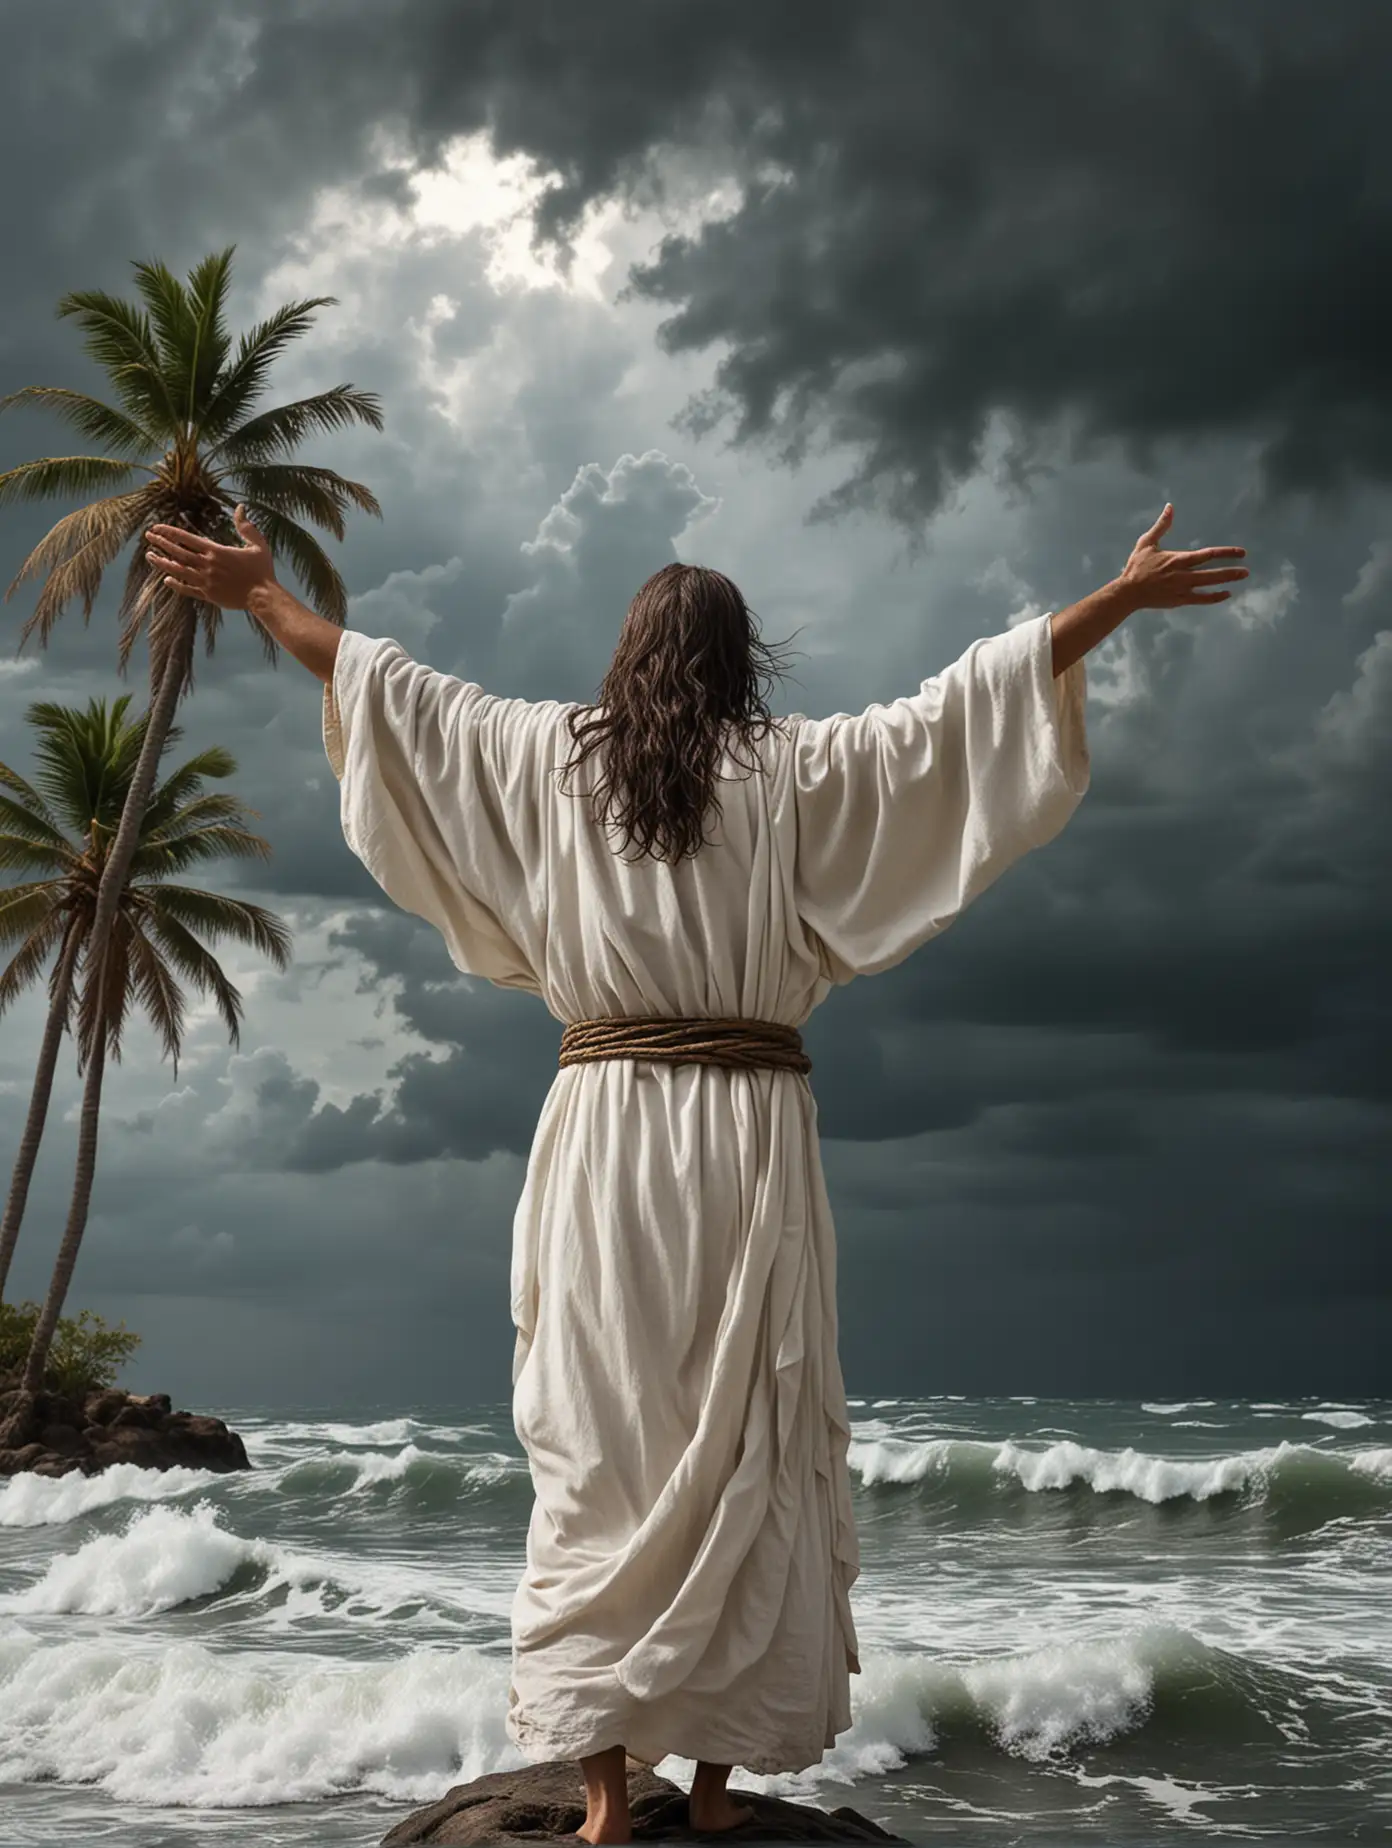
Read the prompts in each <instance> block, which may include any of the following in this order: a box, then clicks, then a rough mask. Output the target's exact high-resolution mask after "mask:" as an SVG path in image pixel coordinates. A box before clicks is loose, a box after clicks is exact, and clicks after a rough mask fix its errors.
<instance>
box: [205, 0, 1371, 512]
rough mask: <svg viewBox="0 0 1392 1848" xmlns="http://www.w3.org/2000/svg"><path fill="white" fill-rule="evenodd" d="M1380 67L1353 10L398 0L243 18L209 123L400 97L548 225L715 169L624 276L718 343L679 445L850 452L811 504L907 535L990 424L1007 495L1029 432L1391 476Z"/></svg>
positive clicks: (1170, 1)
mask: <svg viewBox="0 0 1392 1848" xmlns="http://www.w3.org/2000/svg"><path fill="white" fill-rule="evenodd" d="M330 23H331V24H332V30H331V31H330V30H329V29H328V28H329V26H330ZM1389 55H1392V21H1389V18H1388V15H1387V13H1386V11H1385V9H1383V8H1381V7H1378V6H1375V5H1371V4H1352V3H1351V4H1345V5H1343V6H1340V7H1338V8H1336V9H1326V10H1325V11H1323V12H1321V13H1319V14H1312V13H1311V11H1310V9H1309V8H1308V7H1306V6H1302V5H1297V4H1267V5H1265V6H1263V7H1261V8H1259V9H1257V8H1251V9H1241V10H1237V9H1227V10H1223V9H1215V8H1212V7H1207V6H1202V5H1196V4H1180V3H1178V0H1156V4H1152V5H1148V6H1145V7H1134V8H1132V7H1128V8H1120V7H1115V6H1110V5H1106V4H1102V3H1100V0H1092V3H1081V4H1080V3H1076V0H1075V4H1072V5H1069V6H1059V5H1057V4H1051V3H1050V0H988V3H987V4H982V5H977V6H974V7H972V8H970V9H966V8H950V9H949V8H940V7H924V6H916V5H907V4H905V5H896V4H881V5H871V6H865V7H855V8H852V7H845V6H839V5H808V4H805V0H767V3H766V4H764V5H762V6H759V7H756V8H751V7H749V6H746V5H743V4H736V0H724V3H721V0H715V3H709V0H701V4H695V0H692V3H691V4H685V5H668V6H662V7H653V6H651V5H650V4H648V3H647V0H608V3H607V4H600V5H597V6H592V7H586V8H584V9H577V8H564V7H555V8H551V7H546V8H538V7H536V6H527V5H521V6H516V7H511V8H498V9H490V10H489V11H488V12H486V13H482V14H479V13H475V14H472V15H470V14H468V13H465V12H461V10H460V9H458V8H457V7H454V6H451V5H448V4H443V3H442V0H406V3H405V4H402V5H401V6H399V7H398V8H397V9H395V11H394V12H393V13H391V14H387V13H384V11H383V9H381V8H379V7H372V8H371V9H363V8H361V7H350V6H343V5H334V6H331V7H324V6H314V7H301V8H286V9H283V10H281V11H280V12H278V13H277V14H276V15H274V16H272V17H268V18H267V19H266V20H265V21H264V24H263V28H262V30H261V32H260V33H259V34H258V37H257V43H256V53H255V56H256V68H255V70H254V72H252V73H251V74H250V75H249V76H248V78H247V79H246V82H245V84H244V85H243V86H242V89H241V93H240V95H239V99H238V108H239V111H241V112H246V111H249V112H251V114H252V115H255V114H257V113H260V114H262V115H264V116H265V117H266V118H267V119H274V120H275V121H277V122H281V123H283V122H285V121H287V120H289V119H291V117H292V115H297V114H298V111H299V110H300V109H301V107H302V101H303V98H304V94H305V91H306V90H307V89H308V88H309V87H310V86H311V84H317V85H319V86H320V87H322V88H324V89H326V90H327V91H328V92H329V93H330V94H332V95H334V97H335V100H337V99H338V98H339V97H342V99H343V105H344V109H345V111H346V112H349V113H351V111H352V110H353V109H354V107H355V106H356V107H366V108H368V109H369V110H372V111H377V112H385V111H387V110H388V109H390V108H391V107H392V106H393V105H396V104H401V105H403V106H405V107H406V109H407V112H408V120H409V125H410V133H411V137H412V141H413V143H414V145H415V147H416V148H417V149H418V151H419V152H420V154H421V155H422V157H424V158H427V159H428V158H431V157H433V156H434V155H436V154H437V153H438V151H439V149H440V148H441V146H442V145H443V144H444V143H445V142H446V141H447V140H448V138H449V137H450V136H451V135H453V134H455V133H457V132H461V131H463V132H469V131H472V130H474V129H476V128H478V127H480V126H483V125H484V124H485V123H486V124H487V125H488V126H489V127H490V128H491V130H492V132H493V135H494V137H495V139H496V142H497V145H498V147H499V148H500V150H501V151H503V152H509V151H513V150H520V151H522V152H525V153H527V154H530V155H533V156H535V157H536V158H538V159H539V160H541V161H543V162H544V163H546V164H547V165H548V166H549V167H551V168H553V169H554V170H555V171H556V172H557V173H558V174H559V176H560V178H559V181H558V184H557V185H556V187H555V188H554V190H553V191H552V192H551V194H550V196H549V197H548V198H547V199H546V200H545V201H544V202H543V205H542V208H541V210H540V213H539V216H538V226H539V229H540V231H541V232H543V233H544V234H547V235H562V236H563V235H564V234H565V233H566V231H567V230H568V229H570V228H572V227H573V226H574V224H575V223H576V222H577V220H578V218H579V215H580V213H581V212H582V211H583V209H584V207H585V205H586V204H587V203H588V202H589V201H590V200H591V199H593V198H596V197H600V196H604V195H606V194H608V193H610V192H612V191H617V190H622V189H631V190H633V191H634V192H635V193H636V195H637V196H640V197H642V196H646V194H647V192H648V190H649V189H650V188H652V187H654V186H658V185H660V182H659V181H658V180H657V179H656V177H655V171H654V167H653V162H652V159H651V157H652V156H653V155H654V154H655V153H656V152H658V151H660V150H663V149H665V148H668V147H675V148H676V149H678V150H684V149H692V150H696V151H700V150H707V151H709V150H712V149H718V150H719V152H720V155H721V158H722V159H723V160H725V161H728V162H729V163H730V164H731V165H732V166H733V167H734V169H735V170H736V171H737V172H738V173H739V174H740V175H741V177H742V178H743V179H744V180H745V182H746V187H747V191H746V196H745V199H744V201H743V203H742V205H741V206H740V207H739V209H738V210H737V211H736V212H735V213H734V215H733V216H732V217H731V218H730V219H728V220H727V221H725V222H722V223H718V224H712V225H708V226H706V227H704V228H703V229H701V230H700V231H699V232H697V233H696V234H694V235H692V236H673V237H671V238H669V239H667V240H665V241H664V243H663V245H662V247H661V249H660V250H659V252H658V254H657V255H656V257H655V259H654V260H653V261H652V262H651V263H649V264H646V265H640V266H639V267H638V269H637V270H636V272H635V275H634V278H633V286H634V287H635V289H636V290H637V291H638V293H640V294H642V295H644V296H647V297H649V298H651V299H654V300H658V301H662V302H665V303H670V304H672V306H673V308H674V313H673V315H672V316H671V318H670V320H669V321H668V322H667V324H666V327H665V331H664V334H663V340H664V343H665V345H666V346H667V347H668V349H669V350H672V351H677V350H681V349H684V348H700V349H704V348H707V347H710V346H711V345H713V344H715V343H725V344H727V345H728V348H729V351H728V352H727V353H726V354H725V356H724V357H723V358H722V360H721V364H720V368H719V372H718V375H717V385H716V387H715V388H714V389H713V391H712V394H711V395H710V396H709V397H708V398H707V399H706V400H704V401H703V402H701V403H698V404H695V405H693V406H692V407H691V425H690V427H692V428H704V427H707V426H708V425H710V424H711V423H713V422H715V421H719V420H723V419H725V418H726V417H727V416H729V417H730V418H732V419H733V428H734V432H735V435H736V438H737V439H738V440H749V439H755V438H757V439H759V440H761V441H766V442H768V443H769V444H771V445H772V446H773V447H774V448H775V449H776V450H777V451H778V452H779V453H781V454H782V455H784V457H785V458H786V459H790V460H792V459H796V458H797V457H798V456H799V455H801V454H803V453H805V451H806V449H807V447H808V445H809V444H815V443H816V442H818V441H820V440H821V439H822V438H823V437H824V436H825V435H826V434H828V433H830V434H832V435H834V436H836V437H838V438H840V439H844V440H847V441H850V442H852V443H854V444H855V445H857V446H858V447H859V448H860V449H861V451H862V455H863V459H862V462H861V464H860V466H859V468H858V469H857V470H856V472H855V474H854V475H853V476H852V477H851V478H850V479H849V480H848V481H847V482H846V483H845V484H844V485H843V487H842V488H841V489H839V490H837V491H836V492H835V493H834V494H832V495H831V496H829V497H828V498H827V501H826V504H825V510H828V511H830V510H834V509H838V508H840V509H844V508H846V507H848V506H851V505H853V504H856V503H858V502H863V501H871V502H874V503H875V504H878V505H880V506H882V507H884V508H887V509H889V510H890V511H892V512H894V513H895V514H897V515H901V516H903V517H905V518H908V519H910V520H912V519H914V518H916V517H917V516H919V515H921V514H922V513H924V512H926V511H930V510H932V509H933V508H935V507H936V506H937V505H938V504H939V503H940V502H941V501H942V500H943V499H944V498H945V497H946V496H947V495H948V494H949V493H950V491H951V489H952V487H953V486H954V485H955V483H956V482H957V481H958V480H960V479H961V478H962V477H964V476H965V475H967V474H969V473H970V472H971V471H972V470H973V468H974V467H976V466H977V465H978V463H979V461H980V456H981V445H982V439H983V437H984V435H985V432H986V426H987V423H988V420H989V419H990V417H991V415H992V413H994V412H996V411H1004V412H1006V413H1007V414H1009V415H1010V416H1011V418H1012V419H1013V420H1014V423H1015V431H1014V436H1015V444H1014V448H1013V450H1012V452H1011V454H1010V456H1009V457H1008V464H1007V465H1008V467H1009V469H1010V470H1011V472H1012V473H1013V474H1016V475H1018V476H1019V477H1020V478H1021V479H1024V478H1025V477H1026V476H1027V474H1028V471H1029V470H1030V468H1031V467H1033V466H1034V465H1036V464H1039V465H1043V462H1044V459H1045V442H1046V439H1047V441H1048V442H1049V443H1050V444H1052V442H1053V441H1054V439H1055V438H1056V436H1057V435H1058V433H1059V431H1060V430H1063V431H1065V432H1066V435H1067V437H1068V440H1069V441H1071V442H1072V443H1074V444H1075V445H1076V452H1077V453H1079V454H1083V453H1087V452H1088V451H1089V450H1090V449H1092V448H1093V447H1094V446H1095V445H1097V444H1099V443H1117V444H1119V445H1120V446H1122V448H1123V449H1124V450H1125V451H1126V452H1127V453H1128V454H1129V455H1130V457H1131V458H1132V459H1133V460H1135V461H1139V462H1140V463H1142V464H1144V463H1146V462H1147V461H1148V460H1149V459H1150V458H1151V457H1153V455H1154V453H1155V445H1156V444H1158V443H1159V442H1160V441H1161V440H1163V439H1181V440H1184V441H1186V442H1197V441H1201V440H1203V439H1205V438H1211V437H1213V436H1215V435H1217V434H1220V433H1224V432H1228V431H1232V430H1241V431H1243V432H1245V433H1247V434H1249V435H1251V436H1252V437H1253V438H1254V439H1255V440H1256V441H1257V442H1258V443H1259V445H1260V454H1261V465H1262V468H1263V471H1264V479H1265V484H1266V486H1267V488H1268V489H1269V490H1270V491H1271V492H1272V493H1273V494H1280V493H1282V492H1285V491H1289V490H1293V489H1316V490H1330V489H1337V488H1339V487H1341V486H1345V485H1348V484H1350V483H1353V482H1356V481H1358V480H1359V479H1363V478H1370V479H1376V480H1383V481H1385V480H1386V479H1388V476H1389V473H1392V412H1389V408H1388V407H1389V405H1392V393H1389V390H1388V385H1389V382H1390V381H1389V365H1390V364H1392V362H1389V358H1388V349H1387V343H1386V341H1385V339H1384V337H1383V329H1384V327H1385V324H1386V322H1387V319H1388V315H1389V310H1390V309H1392V282H1390V281H1389V277H1392V261H1389V256H1390V255H1392V252H1390V251H1389V233H1390V232H1392V191H1389V188H1388V185H1387V182H1386V175H1387V172H1388V170H1389V164H1390V163H1389V152H1390V151H1392V150H1390V149H1389V134H1390V133H1392V131H1389V127H1388V123H1387V116H1386V111H1385V109H1384V107H1383V89H1384V84H1383V71H1384V69H1385V67H1386V65H1387V62H1388V58H1389ZM300 132H301V133H302V135H303V136H304V137H305V138H306V139H307V140H308V141H310V143H311V145H312V144H313V143H314V142H316V141H318V140H319V138H320V137H323V136H325V135H326V134H327V133H328V130H327V128H326V125H325V123H324V120H323V104H322V102H319V103H311V105H310V109H309V113H308V118H307V120H306V121H305V122H304V123H303V124H302V126H301V130H300Z"/></svg>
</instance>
